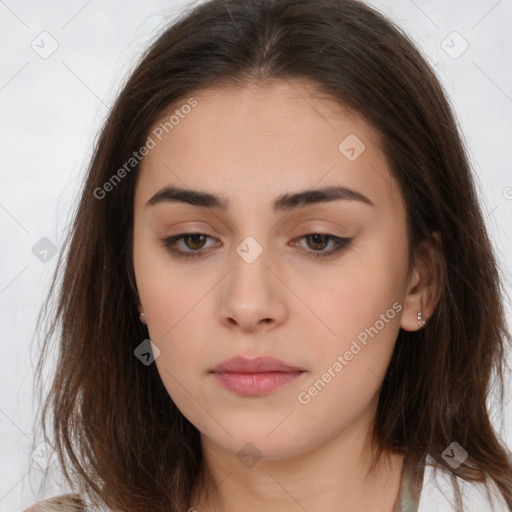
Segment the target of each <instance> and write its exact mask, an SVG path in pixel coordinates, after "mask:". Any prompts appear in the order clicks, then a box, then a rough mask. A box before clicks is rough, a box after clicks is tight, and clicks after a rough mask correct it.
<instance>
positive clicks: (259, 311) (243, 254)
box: [220, 235, 286, 328]
mask: <svg viewBox="0 0 512 512" xmlns="http://www.w3.org/2000/svg"><path fill="white" fill-rule="evenodd" d="M258 237H259V238H260V239H261V238H262V237H263V235H258ZM265 245H266V240H261V242H260V241H258V240H257V239H256V237H255V236H247V237H245V238H244V239H243V240H242V241H241V242H240V243H239V244H238V245H237V246H236V247H235V250H234V251H233V254H232V255H231V262H230V263H231V265H230V266H232V270H231V272H229V274H228V275H227V276H226V280H225V282H224V286H223V290H222V298H221V304H220V317H221V318H220V319H221V321H229V322H230V323H233V321H234V322H236V323H237V324H239V325H240V326H241V327H244V328H251V327H255V326H256V325H257V324H258V323H259V322H260V321H262V320H265V321H266V322H267V323H268V322H269V320H273V321H276V322H279V321H281V320H282V319H283V316H284V313H285V309H286V308H285V305H284V304H283V297H282V290H280V289H279V287H280V283H279V280H278V279H276V278H275V276H274V275H273V273H272V272H271V271H270V270H269V264H270V261H269V251H268V250H267V248H266V247H265Z"/></svg>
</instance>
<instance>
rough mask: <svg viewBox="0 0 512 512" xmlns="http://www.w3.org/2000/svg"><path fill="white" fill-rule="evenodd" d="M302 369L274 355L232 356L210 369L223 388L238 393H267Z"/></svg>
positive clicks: (299, 372) (298, 374)
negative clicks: (254, 356) (250, 357)
mask: <svg viewBox="0 0 512 512" xmlns="http://www.w3.org/2000/svg"><path fill="white" fill-rule="evenodd" d="M304 372H305V371H304V370H302V369H301V368H297V367H294V366H289V365H287V364H285V363H283V361H280V360H279V359H275V358H273V357H256V358H252V359H248V358H246V357H241V356H237V357H233V358H231V359H227V360H226V361H223V362H222V363H220V364H218V365H217V366H216V367H215V368H213V370H212V371H211V373H213V375H214V377H215V378H216V379H217V380H218V381H219V383H220V384H222V385H223V386H224V387H225V388H227V389H229V390H230V391H234V392H235V393H238V394H240V395H252V396H255V395H263V394H265V393H270V392H271V391H273V390H274V389H277V388H279V387H281V386H284V385H285V384H288V383H289V382H292V381H294V380H296V379H297V378H299V377H300V376H301V375H302V374H303V373H304Z"/></svg>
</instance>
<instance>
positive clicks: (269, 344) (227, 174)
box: [133, 81, 436, 512]
mask: <svg viewBox="0 0 512 512" xmlns="http://www.w3.org/2000/svg"><path fill="white" fill-rule="evenodd" d="M193 96H194V98H195V99H196V100H197V101H198V105H197V106H196V107H195V108H194V109H193V110H192V111H191V112H190V114H188V115H187V116H185V117H184V119H181V120H180V122H179V124H178V125H176V126H175V127H174V129H173V130H172V131H170V132H169V134H168V135H167V136H165V137H164V138H163V139H162V141H160V142H159V143H158V145H157V146H156V147H155V148H154V149H152V150H151V151H150V152H149V154H148V155H147V156H146V157H145V158H144V160H143V162H142V164H141V169H140V175H139V176H138V181H137V185H136V192H135V200H134V248H133V250H134V271H135V276H136V282H137V287H138V292H139V298H140V305H139V309H140V310H141V311H144V313H145V320H143V321H144V322H147V325H148V329H149V333H150V337H151V340H152V341H153V343H154V344H155V345H156V346H157V347H158V348H159V350H160V355H159V356H158V357H157V359H156V361H155V364H156V366H157V368H158V372H159V374H160V376H161V378H162V381H163V383H164V385H165V387H166V389H167V391H168V393H169V395H170V397H171V398H172V399H173V401H174V402H175V403H176V405H177V406H178V408H179V409H180V410H181V412H182V413H183V414H184V415H185V416H186V417H187V418H188V419H189V420H190V422H191V423H193V424H194V425H195V426H196V427H197V428H198V430H199V431H200V433H201V440H202V447H203V454H204V460H205V467H206V468H207V474H208V478H209V482H210V486H211V487H210V489H209V490H208V492H210V491H211V494H210V496H209V499H208V502H207V503H206V502H203V500H202V498H203V497H204V495H205V494H206V492H205V491H204V490H203V489H199V488H198V489H196V490H195V492H194V496H193V499H192V502H191V504H190V506H191V507H194V508H196V509H197V510H199V511H203V510H208V511H213V510H219V511H220V510H222V511H223V512H231V511H235V510H240V509H241V508H240V507H241V504H242V505H243V507H242V508H243V509H244V510H252V511H266V510H273V511H290V510H297V511H299V510H303V509H306V510H308V511H317V510H322V511H333V512H334V511H339V510H341V508H340V504H342V506H343V510H344V511H345V512H352V511H360V510H380V511H388V512H391V510H392V508H393V504H394V502H395V500H396V497H397V494H398V490H399V485H400V472H401V469H402V457H401V456H400V455H398V454H394V453H391V452H385V456H384V457H383V459H382V460H381V461H380V462H379V464H378V465H377V467H376V468H375V470H373V471H369V469H370V464H371V462H372V446H371V443H370V437H369V436H370V433H371V427H372V424H373V421H374V417H375V411H376V405H377V399H378V395H379V390H380V387H381V384H382V379H383V377H384V374H385V372H386V368H387V366H388V364H389V360H390V357H391V354H392V351H393V347H394V344H395V340H396V337H397V335H398V331H399V328H402V329H405V330H410V331H412V330H416V329H419V328H420V326H419V325H418V322H417V314H418V311H420V310H421V311H422V312H423V318H424V319H428V317H429V316H430V314H431V313H432V311H433V309H434V306H435V300H436V299H435V294H434V287H435V279H434V278H433V276H432V275H431V274H430V273H429V271H428V266H427V265H425V264H424V262H419V263H417V265H416V266H415V267H414V268H408V239H407V230H406V223H405V218H406V217H405V208H404V204H403V200H402V197H401V193H400V190H399V188H398V185H397V183H396V182H395V181H394V179H393V178H392V176H391V174H390V172H389V167H388V164H387V162H386V160H385V157H384V154H383V152H382V150H381V149H380V148H381V146H380V139H379V137H378V134H377V132H376V131H375V130H374V129H373V128H372V127H371V126H370V125H369V124H367V123H366V122H365V120H364V119H363V118H362V117H360V116H359V115H357V114H355V113H353V112H350V111H349V110H348V109H346V108H344V107H343V106H342V105H340V104H338V103H335V102H333V101H332V100H330V99H328V98H326V97H323V96H320V95H319V94H318V93H316V91H315V89H314V86H313V85H312V84H308V83H306V82H299V81H293V82H275V83H271V84H266V85H265V84H251V85H247V86H244V87H243V88H239V89H229V90H228V89H227V88H216V89H215V88H212V89H208V90H202V91H200V92H199V93H197V94H194V95H193ZM185 101H186V99H185ZM185 101H183V103H185ZM168 116H169V113H166V115H163V116H162V119H167V118H168ZM157 125H158V123H156V124H155V126H157ZM349 134H355V135H356V136H357V137H358V138H359V139H360V140H361V141H363V143H364V144H365V146H366V148H365V150H364V151H363V152H362V153H361V154H360V155H359V156H358V157H357V158H356V159H355V160H354V161H350V160H349V159H347V158H346V157H345V156H344V155H343V154H342V153H341V152H340V151H339V149H338V146H339V144H340V143H341V142H342V141H343V140H344V139H345V138H346V137H347V136H348V135H349ZM169 185H173V186H178V187H183V188H191V189H200V190H203V191H206V192H211V193H216V194H221V195H223V196H225V197H226V198H227V199H228V200H229V201H230V208H229V210H228V211H227V212H223V211H220V210H216V209H213V208H211V209H210V208H204V207H197V206H192V205H188V204H185V203H179V202H176V203H158V204H155V205H153V206H146V202H147V201H148V200H149V199H150V198H151V197H152V196H153V195H154V194H156V193H157V192H158V191H159V190H160V189H162V188H163V187H165V186H169ZM330 185H344V186H348V187H351V188H353V189H355V190H357V191H359V192H361V193H363V194H364V195H365V196H367V197H368V198H369V199H370V200H371V201H372V202H373V203H374V206H370V205H367V204H364V203H362V202H358V201H354V200H336V201H330V202H323V203H318V204H313V205H309V206H304V207H301V208H298V209H296V210H293V211H290V212H279V213H275V212H273V211H272V209H271V203H272V201H273V200H274V198H275V197H277V196H278V195H281V194H284V193H293V192H297V191H302V190H305V189H318V188H321V187H325V186H330ZM194 231H197V232H198V233H205V234H207V235H209V237H211V238H207V239H206V240H204V239H202V240H199V242H195V244H194V242H192V241H190V239H188V245H187V244H186V243H185V240H183V239H182V240H181V241H180V242H178V244H177V247H178V248H180V249H181V250H183V251H188V252H192V251H193V250H194V249H196V250H198V249H197V248H199V250H202V251H203V253H204V254H205V255H204V256H201V257H199V258H196V259H189V260H185V259H180V258H178V257H176V256H174V255H173V254H172V253H171V252H170V251H169V250H168V248H166V247H165V246H164V245H163V243H162V239H164V238H165V237H168V236H172V235H178V234H182V233H187V232H188V233H190V232H194ZM311 233H330V234H333V235H336V236H339V237H347V238H352V241H351V244H350V246H349V247H348V248H346V249H344V250H342V251H341V252H339V253H337V254H335V255H333V256H331V257H326V258H323V259H317V258H315V256H316V255H317V252H322V251H323V252H327V251H329V250H330V249H331V248H332V247H333V244H332V242H327V241H324V242H320V243H319V242H317V244H316V245H315V242H314V241H312V240H311V239H310V238H308V237H307V236H306V235H308V234H311ZM247 236H252V237H253V238H254V239H255V240H256V241H257V242H258V244H259V245H260V246H261V248H262V249H263V252H262V253H261V255H260V256H259V257H258V258H256V260H255V261H253V262H252V263H248V262H246V261H245V260H244V259H242V257H240V256H239V254H238V253H237V252H236V248H237V247H238V246H239V244H240V243H241V242H242V241H243V240H244V239H245V238H246V237H247ZM201 244H202V245H201ZM294 244H295V245H294ZM315 249H316V251H315ZM422 261H423V260H422ZM394 303H398V304H399V305H401V310H400V311H399V312H397V313H396V315H395V316H394V318H392V319H388V322H386V323H385V324H384V327H383V328H381V329H380V330H379V331H378V334H377V335H375V336H374V337H373V338H369V339H368V343H367V345H365V346H363V347H362V350H360V351H359V352H358V353H357V354H356V355H354V356H353V358H352V359H351V360H350V361H347V364H346V366H344V367H343V369H342V371H340V372H339V373H337V374H336V376H335V377H333V378H332V379H331V380H330V382H329V383H328V384H327V385H326V386H325V387H324V388H323V389H322V390H321V391H320V392H318V393H317V394H316V396H314V397H312V398H311V400H310V401H309V403H307V404H304V403H300V402H299V400H298V395H299V393H301V392H304V391H307V390H308V388H310V387H311V386H312V385H313V383H314V382H315V381H318V379H319V378H321V377H322V375H323V374H324V373H325V372H326V370H327V369H328V368H329V367H332V366H333V363H334V362H335V361H336V360H337V357H338V356H339V355H343V354H344V353H345V352H346V351H347V350H349V349H350V346H351V343H352V342H353V340H355V339H356V337H357V335H358V334H360V333H361V332H362V331H364V329H365V328H368V327H370V326H374V325H375V324H376V321H377V320H379V318H382V317H381V316H380V315H382V314H385V313H386V311H387V310H389V309H390V308H392V305H393V304H394ZM360 345H361V344H360ZM235 355H245V356H247V357H252V356H256V355H270V356H273V357H276V358H278V359H281V360H282V361H284V362H285V363H287V364H289V365H292V366H297V367H300V368H302V369H303V370H305V372H304V373H303V374H302V376H301V377H300V378H299V379H298V380H296V381H294V382H291V383H289V384H287V385H285V386H284V387H281V388H279V389H277V390H274V391H272V392H270V393H268V394H265V395H262V396H257V397H254V396H249V397H248V396H240V395H237V394H235V393H233V392H231V391H229V390H227V389H225V388H224V387H222V386H221V385H220V384H218V383H217V381H216V380H215V379H214V377H213V376H212V375H211V374H210V373H209V372H210V370H211V369H212V368H213V367H214V366H215V365H216V364H218V363H220V362H221V361H224V360H225V359H227V358H229V357H232V356H235ZM248 442H250V443H252V445H253V446H255V447H256V449H257V453H258V454H259V457H261V458H258V457H257V458H256V463H255V464H252V465H251V466H250V467H249V466H248V465H247V460H246V463H244V461H243V460H242V459H241V458H240V457H239V456H237V452H239V450H240V449H241V448H242V447H243V446H244V445H246V443H248ZM252 445H251V446H252Z"/></svg>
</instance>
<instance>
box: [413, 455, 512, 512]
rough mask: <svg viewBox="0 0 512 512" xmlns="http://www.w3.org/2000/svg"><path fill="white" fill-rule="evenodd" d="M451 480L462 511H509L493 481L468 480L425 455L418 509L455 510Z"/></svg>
mask: <svg viewBox="0 0 512 512" xmlns="http://www.w3.org/2000/svg"><path fill="white" fill-rule="evenodd" d="M454 482H455V483H456V484H457V486H458V488H459V489H460V496H461V499H462V503H463V510H464V512H510V511H511V508H510V507H509V506H508V505H507V503H506V501H505V498H504V497H503V495H502V494H501V492H500V490H499V488H498V486H497V485H496V483H495V482H494V481H492V480H489V481H488V484H487V485H486V484H484V483H481V482H468V481H466V480H464V479H462V478H460V477H458V476H456V475H454V474H452V473H450V472H448V471H446V470H445V469H444V468H440V467H437V468H435V463H434V461H433V459H432V458H430V457H427V459H426V465H425V473H424V476H423V486H422V489H421V495H420V500H419V505H418V512H429V511H431V510H436V512H455V511H456V510H457V509H456V490H455V489H454Z"/></svg>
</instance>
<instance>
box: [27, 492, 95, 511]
mask: <svg viewBox="0 0 512 512" xmlns="http://www.w3.org/2000/svg"><path fill="white" fill-rule="evenodd" d="M86 510H87V509H86V507H85V503H84V502H83V500H82V499H81V498H80V495H79V494H62V495H61V496H54V497H53V498H48V499H46V500H42V501H38V502H37V503H34V504H33V505H32V506H30V507H28V508H26V509H25V510H23V511H22V512H85V511H86Z"/></svg>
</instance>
